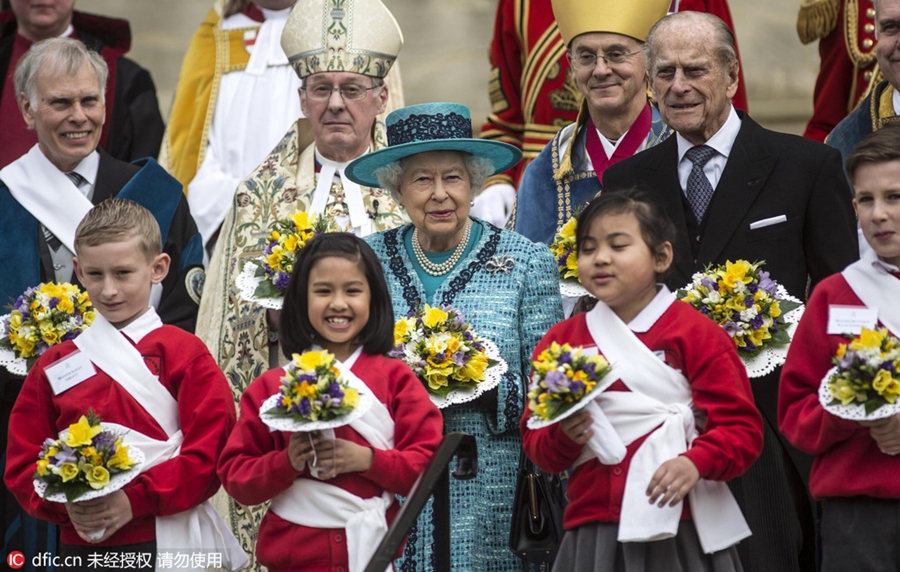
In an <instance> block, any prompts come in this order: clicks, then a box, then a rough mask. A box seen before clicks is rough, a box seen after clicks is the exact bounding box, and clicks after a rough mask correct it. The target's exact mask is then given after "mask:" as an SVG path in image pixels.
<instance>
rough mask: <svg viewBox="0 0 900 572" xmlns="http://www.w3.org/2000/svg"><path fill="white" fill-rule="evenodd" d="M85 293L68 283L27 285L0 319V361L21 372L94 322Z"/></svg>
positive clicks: (8, 367)
mask: <svg viewBox="0 0 900 572" xmlns="http://www.w3.org/2000/svg"><path fill="white" fill-rule="evenodd" d="M94 316H95V313H94V308H93V306H91V301H90V298H89V297H88V294H87V292H84V291H83V290H81V288H79V287H78V286H75V285H74V284H69V283H62V284H56V283H54V282H47V283H42V284H39V285H38V286H36V287H33V288H29V289H27V290H25V292H24V293H23V294H22V295H21V296H19V297H18V298H17V299H16V301H15V303H14V304H13V305H12V309H11V310H10V313H9V314H7V315H6V316H3V317H2V318H0V364H2V365H4V366H6V368H7V369H8V370H9V371H10V372H12V373H15V374H18V375H25V374H26V373H27V372H28V370H29V369H31V366H33V365H34V362H35V361H36V360H37V358H38V357H40V356H41V355H43V353H44V352H46V351H47V350H48V349H49V348H50V347H51V346H54V345H56V344H59V343H62V342H65V341H67V340H72V339H75V338H76V337H77V336H78V334H80V333H81V332H82V331H84V329H85V328H87V327H88V326H90V325H91V324H92V323H93V321H94Z"/></svg>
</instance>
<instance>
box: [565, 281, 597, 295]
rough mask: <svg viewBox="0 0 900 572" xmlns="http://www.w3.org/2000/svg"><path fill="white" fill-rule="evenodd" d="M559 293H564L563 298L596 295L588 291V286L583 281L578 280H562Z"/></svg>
mask: <svg viewBox="0 0 900 572" xmlns="http://www.w3.org/2000/svg"><path fill="white" fill-rule="evenodd" d="M559 293H560V294H562V296H563V298H581V297H582V296H590V297H591V298H593V297H594V295H593V294H591V293H590V292H588V291H587V288H585V287H584V286H582V285H581V282H579V281H577V280H575V281H571V280H560V281H559Z"/></svg>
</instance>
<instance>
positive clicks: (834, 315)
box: [828, 306, 878, 336]
mask: <svg viewBox="0 0 900 572" xmlns="http://www.w3.org/2000/svg"><path fill="white" fill-rule="evenodd" d="M877 323H878V308H867V307H866V306H828V334H829V335H842V334H853V335H854V336H856V335H859V333H860V331H862V329H863V328H868V329H870V330H871V329H873V328H874V327H875V325H876V324H877Z"/></svg>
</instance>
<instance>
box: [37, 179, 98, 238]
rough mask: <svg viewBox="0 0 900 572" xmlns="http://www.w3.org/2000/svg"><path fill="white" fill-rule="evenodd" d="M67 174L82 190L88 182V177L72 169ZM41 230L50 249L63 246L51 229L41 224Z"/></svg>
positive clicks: (76, 186)
mask: <svg viewBox="0 0 900 572" xmlns="http://www.w3.org/2000/svg"><path fill="white" fill-rule="evenodd" d="M66 176H67V177H69V180H70V181H72V184H73V185H75V188H77V189H78V190H81V187H83V186H84V185H86V184H87V179H85V178H84V177H82V176H81V175H79V174H78V173H76V172H75V171H70V172H68V173H66ZM41 230H42V231H43V233H44V239H45V240H46V241H47V246H49V247H50V250H52V251H53V252H56V251H57V250H59V247H60V246H62V242H60V240H59V239H58V238H56V235H55V234H53V233H52V232H50V229H49V228H47V227H46V226H43V225H41Z"/></svg>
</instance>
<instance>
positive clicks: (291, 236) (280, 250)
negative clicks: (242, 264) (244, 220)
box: [254, 212, 336, 298]
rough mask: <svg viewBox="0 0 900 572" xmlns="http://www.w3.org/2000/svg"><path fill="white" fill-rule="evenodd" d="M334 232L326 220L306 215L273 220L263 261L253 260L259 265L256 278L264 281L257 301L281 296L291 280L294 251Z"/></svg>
mask: <svg viewBox="0 0 900 572" xmlns="http://www.w3.org/2000/svg"><path fill="white" fill-rule="evenodd" d="M335 230H336V229H335V228H334V227H333V225H330V224H329V223H328V220H327V219H326V218H325V217H322V216H318V215H314V214H312V215H311V214H309V213H305V212H297V213H294V215H293V216H291V217H290V218H286V219H280V220H277V221H275V222H274V223H273V224H272V230H271V231H270V232H269V237H268V239H267V242H268V246H266V249H265V250H264V251H263V256H262V258H261V259H260V260H256V261H254V263H255V264H257V266H259V268H258V269H257V271H256V275H257V276H259V277H263V278H265V279H264V280H263V281H262V282H260V284H259V286H258V287H257V289H256V292H254V295H255V296H257V297H259V298H278V297H281V296H282V295H283V293H284V290H285V288H287V285H288V281H289V280H290V278H291V271H292V270H293V269H294V260H295V259H296V257H297V251H299V250H300V249H301V248H303V247H304V246H306V243H307V242H309V240H310V239H312V238H313V237H315V236H318V235H320V234H322V233H325V232H334V231H335Z"/></svg>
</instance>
